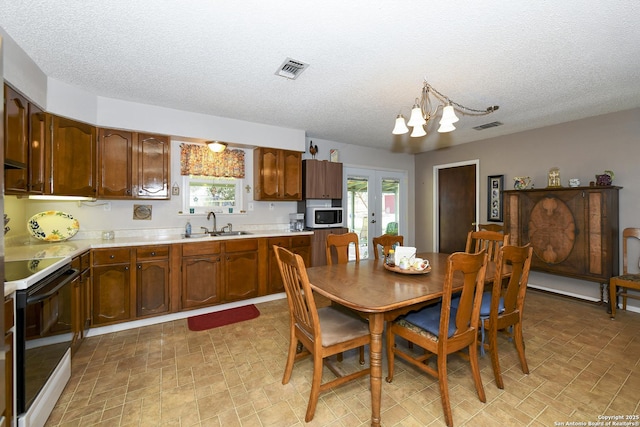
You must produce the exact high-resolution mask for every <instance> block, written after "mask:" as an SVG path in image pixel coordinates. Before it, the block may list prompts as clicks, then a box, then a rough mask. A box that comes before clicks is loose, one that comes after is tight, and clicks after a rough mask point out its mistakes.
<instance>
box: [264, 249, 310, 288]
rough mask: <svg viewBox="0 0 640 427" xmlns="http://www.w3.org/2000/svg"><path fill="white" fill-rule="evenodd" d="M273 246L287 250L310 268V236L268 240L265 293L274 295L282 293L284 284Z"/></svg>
mask: <svg viewBox="0 0 640 427" xmlns="http://www.w3.org/2000/svg"><path fill="white" fill-rule="evenodd" d="M273 245H276V246H280V247H282V248H285V249H288V250H290V251H291V252H293V253H295V254H298V255H300V256H301V257H302V260H303V261H304V265H305V266H306V267H311V236H292V237H289V236H280V237H272V238H270V239H268V246H269V272H268V275H269V277H268V278H267V293H269V294H276V293H279V292H284V283H282V276H281V275H280V268H279V267H278V260H277V259H276V254H275V252H274V250H273Z"/></svg>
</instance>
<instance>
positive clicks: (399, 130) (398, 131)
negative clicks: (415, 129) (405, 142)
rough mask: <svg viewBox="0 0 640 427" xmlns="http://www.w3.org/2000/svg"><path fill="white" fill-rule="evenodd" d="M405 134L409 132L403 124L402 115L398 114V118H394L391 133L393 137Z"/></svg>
mask: <svg viewBox="0 0 640 427" xmlns="http://www.w3.org/2000/svg"><path fill="white" fill-rule="evenodd" d="M407 132H409V128H408V127H407V125H406V124H405V122H404V117H403V116H402V114H398V117H396V125H395V127H394V128H393V131H392V132H391V133H392V134H394V135H402V134H404V133H407Z"/></svg>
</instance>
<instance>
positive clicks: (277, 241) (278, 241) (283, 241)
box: [267, 236, 291, 249]
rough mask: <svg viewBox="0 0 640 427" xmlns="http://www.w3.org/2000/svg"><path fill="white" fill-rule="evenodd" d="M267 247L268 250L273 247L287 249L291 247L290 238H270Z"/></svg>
mask: <svg viewBox="0 0 640 427" xmlns="http://www.w3.org/2000/svg"><path fill="white" fill-rule="evenodd" d="M267 245H268V246H269V249H273V245H276V246H280V247H281V248H288V247H290V246H291V238H290V237H284V236H281V237H270V238H269V239H268V240H267Z"/></svg>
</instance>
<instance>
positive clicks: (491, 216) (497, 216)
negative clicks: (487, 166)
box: [487, 175, 504, 222]
mask: <svg viewBox="0 0 640 427" xmlns="http://www.w3.org/2000/svg"><path fill="white" fill-rule="evenodd" d="M503 185H504V175H489V176H488V177H487V192H488V194H487V197H488V200H487V221H494V222H502V186H503Z"/></svg>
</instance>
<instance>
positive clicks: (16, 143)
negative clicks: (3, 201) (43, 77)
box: [4, 84, 29, 194]
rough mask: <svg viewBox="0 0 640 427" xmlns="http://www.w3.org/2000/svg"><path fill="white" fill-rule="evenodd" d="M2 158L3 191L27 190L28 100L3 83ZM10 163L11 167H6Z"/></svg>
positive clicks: (12, 192)
mask: <svg viewBox="0 0 640 427" xmlns="http://www.w3.org/2000/svg"><path fill="white" fill-rule="evenodd" d="M4 99H5V104H4V106H5V109H4V135H5V136H4V138H5V143H4V159H5V175H4V176H5V192H6V193H9V194H21V193H26V192H27V185H28V183H27V164H28V161H29V159H28V142H27V141H28V122H27V117H28V116H27V114H28V102H27V100H26V98H24V97H23V96H22V95H20V94H19V93H18V92H16V91H15V90H13V89H11V88H10V87H9V86H7V85H6V84H5V85H4ZM6 165H10V166H11V167H12V169H8V168H7V167H6Z"/></svg>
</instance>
